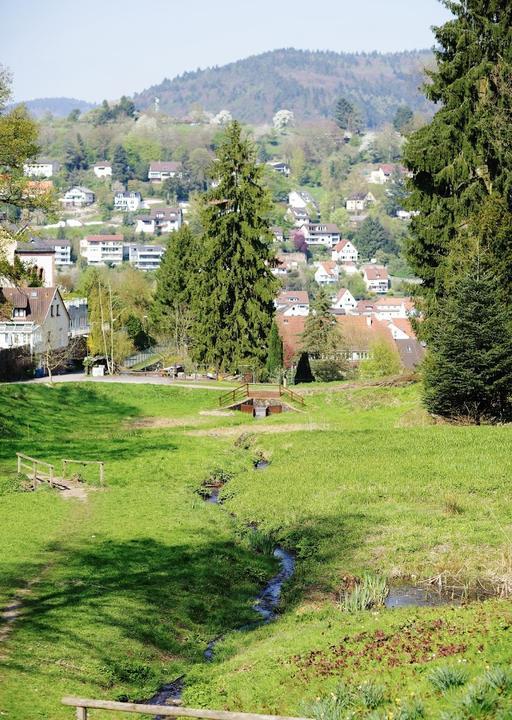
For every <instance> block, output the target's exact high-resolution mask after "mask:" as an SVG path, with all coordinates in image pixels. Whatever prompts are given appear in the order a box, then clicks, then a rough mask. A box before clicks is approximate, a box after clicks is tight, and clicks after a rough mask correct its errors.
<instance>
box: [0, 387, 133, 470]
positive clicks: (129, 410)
mask: <svg viewBox="0 0 512 720" xmlns="http://www.w3.org/2000/svg"><path fill="white" fill-rule="evenodd" d="M137 415H140V410H139V409H138V408H137V407H136V406H134V405H130V404H129V403H127V402H125V401H121V400H119V399H118V398H117V397H113V396H112V395H108V394H107V393H105V390H104V389H102V388H96V387H93V386H90V385H62V386H58V387H53V388H47V387H44V386H37V385H34V386H30V387H24V386H19V385H17V386H15V387H14V386H13V387H7V388H6V389H3V388H0V439H2V440H4V441H5V442H2V443H0V458H2V457H5V456H6V455H8V454H9V453H10V452H12V447H13V445H14V443H15V442H16V443H17V442H19V440H20V439H22V438H23V439H24V440H25V441H27V442H29V441H32V440H34V441H38V440H39V439H40V438H45V439H46V442H47V443H48V444H49V443H50V442H51V441H56V442H58V441H59V440H63V439H64V438H69V437H72V436H73V434H74V433H75V432H77V433H78V432H79V431H80V432H81V433H82V434H83V435H85V437H87V436H88V435H89V434H90V435H96V436H101V433H102V432H105V431H112V429H113V428H115V427H116V426H118V425H119V423H120V421H122V420H123V419H124V418H127V417H133V416H137Z"/></svg>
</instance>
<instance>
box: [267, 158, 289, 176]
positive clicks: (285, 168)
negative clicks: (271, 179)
mask: <svg viewBox="0 0 512 720" xmlns="http://www.w3.org/2000/svg"><path fill="white" fill-rule="evenodd" d="M267 165H268V166H269V167H271V168H272V170H274V171H275V172H277V173H279V174H280V175H284V176H285V177H288V176H289V175H290V172H291V170H290V166H289V165H288V164H287V163H285V162H280V161H278V162H273V161H270V162H268V163H267Z"/></svg>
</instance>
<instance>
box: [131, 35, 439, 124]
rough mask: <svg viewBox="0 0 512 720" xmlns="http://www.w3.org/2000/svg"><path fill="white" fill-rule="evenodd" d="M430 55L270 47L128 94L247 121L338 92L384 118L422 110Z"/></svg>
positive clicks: (318, 104)
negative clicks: (402, 111)
mask: <svg viewBox="0 0 512 720" xmlns="http://www.w3.org/2000/svg"><path fill="white" fill-rule="evenodd" d="M432 62H433V56H432V53H431V52H430V51H428V50H418V51H416V50H415V51H410V52H400V53H387V54H380V53H370V54H366V53H336V52H327V51H316V52H312V51H306V50H295V49H292V48H289V49H282V50H273V51H272V52H266V53H263V54H261V55H255V56H252V57H249V58H246V59H244V60H238V61H237V62H234V63H230V64H229V65H224V66H222V67H212V68H208V69H206V70H197V71H195V72H187V73H184V74H183V75H180V76H178V77H176V78H174V79H173V80H169V79H167V78H166V79H165V80H163V82H162V83H160V84H159V85H153V86H152V87H150V88H148V89H147V90H144V91H143V92H141V93H138V94H136V95H135V96H134V101H135V103H136V105H137V106H138V107H139V108H141V109H147V108H148V107H150V106H151V105H152V104H153V102H154V99H155V97H158V98H159V99H160V108H161V110H163V111H164V112H167V113H169V114H170V115H173V116H176V117H183V116H185V115H187V114H188V113H189V112H190V110H191V109H192V108H193V107H194V106H201V107H202V108H203V109H204V110H208V111H212V112H218V111H219V110H222V109H224V108H225V109H227V110H229V111H230V112H231V113H232V114H233V116H234V117H236V118H238V119H240V120H244V121H249V122H265V121H267V122H268V121H269V120H270V119H271V118H272V115H273V114H274V113H275V112H276V111H277V110H280V109H282V108H287V109H289V110H293V112H294V113H295V115H296V117H297V118H298V119H301V120H313V119H317V118H319V117H328V116H331V115H332V112H333V107H334V104H335V102H336V100H337V98H338V97H340V96H341V95H343V96H345V97H347V98H348V99H349V100H351V101H352V102H354V103H356V104H357V105H358V106H359V107H360V109H361V111H362V113H363V115H364V119H365V121H366V123H367V124H368V126H370V127H372V126H377V125H380V124H381V123H382V122H385V121H389V120H390V119H391V118H392V116H393V114H394V112H395V110H396V108H397V107H398V105H400V104H403V103H406V104H407V105H409V106H410V107H411V108H412V109H413V110H418V111H421V112H426V113H429V112H431V111H432V105H430V104H429V103H427V102H426V100H425V98H424V96H423V94H422V92H421V90H420V86H421V84H422V82H423V79H424V75H423V69H424V68H425V66H427V65H430V64H431V63H432Z"/></svg>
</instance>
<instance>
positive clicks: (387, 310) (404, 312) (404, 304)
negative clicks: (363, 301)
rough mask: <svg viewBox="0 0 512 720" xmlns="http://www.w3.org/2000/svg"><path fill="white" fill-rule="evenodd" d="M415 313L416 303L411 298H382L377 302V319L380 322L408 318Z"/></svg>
mask: <svg viewBox="0 0 512 720" xmlns="http://www.w3.org/2000/svg"><path fill="white" fill-rule="evenodd" d="M413 312H414V303H413V302H412V301H411V299H410V298H400V297H381V298H378V299H377V300H376V301H375V317H376V318H377V319H378V320H392V319H394V318H402V319H405V318H408V317H409V316H410V315H411V314H413Z"/></svg>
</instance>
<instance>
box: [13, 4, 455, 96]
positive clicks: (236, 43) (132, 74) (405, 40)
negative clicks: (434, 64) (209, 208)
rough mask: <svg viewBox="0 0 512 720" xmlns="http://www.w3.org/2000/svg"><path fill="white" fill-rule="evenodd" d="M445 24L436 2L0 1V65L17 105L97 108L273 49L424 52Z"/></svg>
mask: <svg viewBox="0 0 512 720" xmlns="http://www.w3.org/2000/svg"><path fill="white" fill-rule="evenodd" d="M448 17H449V14H448V12H447V11H446V10H445V9H444V8H443V6H442V5H441V4H440V2H439V0H254V1H251V0H179V1H178V0H87V2H85V3H72V2H69V0H0V63H2V64H4V65H7V66H8V67H9V68H10V70H11V71H12V73H13V75H14V94H15V99H16V100H18V101H19V100H30V99H32V98H36V97H57V96H67V97H75V98H79V99H83V100H90V101H101V100H102V99H103V98H108V99H115V98H118V97H119V96H120V95H122V94H127V95H128V94H132V93H134V92H136V91H139V92H140V91H141V90H143V89H144V88H146V87H149V86H150V85H153V84H156V83H159V82H160V81H161V80H162V79H163V78H164V77H169V78H172V77H174V76H175V75H178V74H180V73H182V72H184V71H185V70H195V69H196V68H198V67H207V66H209V65H223V64H224V63H227V62H231V61H233V60H238V59H240V58H243V57H247V56H248V55H254V54H257V53H259V52H262V51H265V50H274V49H275V48H282V47H295V48H303V49H310V50H335V51H357V50H368V51H370V50H380V51H383V52H385V51H393V50H404V49H414V48H425V47H431V46H432V45H433V36H432V32H431V30H430V27H431V26H432V25H436V24H440V23H443V22H444V21H445V20H446V19H447V18H448Z"/></svg>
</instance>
